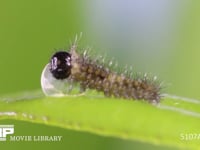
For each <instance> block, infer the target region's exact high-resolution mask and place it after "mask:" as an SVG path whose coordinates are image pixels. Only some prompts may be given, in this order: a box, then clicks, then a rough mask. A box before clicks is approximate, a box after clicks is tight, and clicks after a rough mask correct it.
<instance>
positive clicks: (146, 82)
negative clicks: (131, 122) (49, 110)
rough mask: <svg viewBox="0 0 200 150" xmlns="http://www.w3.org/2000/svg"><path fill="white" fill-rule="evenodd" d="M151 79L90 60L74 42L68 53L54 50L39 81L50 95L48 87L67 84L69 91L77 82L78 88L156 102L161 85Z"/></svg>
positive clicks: (118, 96) (60, 86)
mask: <svg viewBox="0 0 200 150" xmlns="http://www.w3.org/2000/svg"><path fill="white" fill-rule="evenodd" d="M155 80H156V79H155V78H150V79H149V78H148V77H147V76H146V75H144V76H142V77H139V76H138V77H132V76H131V75H129V74H128V73H124V72H121V73H119V72H117V71H113V70H112V69H111V67H109V65H106V64H104V63H103V62H102V61H101V60H99V59H92V57H90V56H89V55H87V53H86V51H85V52H80V53H79V52H78V51H77V45H76V44H74V45H72V47H71V48H70V50H69V52H67V51H58V52H56V53H55V54H54V55H53V56H52V57H51V59H50V62H49V64H48V65H47V66H46V67H45V69H44V70H43V73H42V77H41V84H42V89H43V91H44V93H45V94H46V95H51V92H52V89H53V88H52V87H54V88H55V87H56V90H57V91H58V89H59V88H60V89H61V88H63V86H68V87H67V90H66V91H70V90H71V89H72V88H73V87H72V85H73V84H74V83H78V84H79V85H80V90H81V91H85V90H86V89H95V90H97V91H99V92H103V93H104V95H105V96H108V97H112V96H113V97H117V98H124V99H128V100H146V101H148V102H150V103H158V102H159V101H160V98H161V96H160V89H161V86H160V84H159V83H158V82H156V81H155ZM54 81H58V82H59V83H57V86H55V85H53V84H52V83H53V82H54ZM49 82H51V83H49ZM58 87H59V88H58Z"/></svg>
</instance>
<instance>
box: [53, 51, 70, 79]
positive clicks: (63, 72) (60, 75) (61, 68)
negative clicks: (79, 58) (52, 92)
mask: <svg viewBox="0 0 200 150" xmlns="http://www.w3.org/2000/svg"><path fill="white" fill-rule="evenodd" d="M71 68H72V66H71V55H70V54H69V53H67V52H65V51H60V52H56V53H55V54H54V55H53V56H52V57H51V60H50V72H51V73H52V75H53V76H54V77H55V78H56V79H66V78H68V77H69V75H70V74H71Z"/></svg>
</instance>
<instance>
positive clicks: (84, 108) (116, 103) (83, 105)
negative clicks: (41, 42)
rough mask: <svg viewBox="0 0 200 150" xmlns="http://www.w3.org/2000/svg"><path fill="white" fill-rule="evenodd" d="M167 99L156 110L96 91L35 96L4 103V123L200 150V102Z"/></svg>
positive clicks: (1, 110) (1, 115)
mask: <svg viewBox="0 0 200 150" xmlns="http://www.w3.org/2000/svg"><path fill="white" fill-rule="evenodd" d="M165 96H166V98H163V99H162V101H161V103H160V104H158V105H151V104H149V103H147V102H145V101H129V100H123V99H114V98H106V97H104V96H103V95H101V94H99V93H95V92H94V91H89V92H87V93H85V95H82V96H66V97H62V98H53V97H45V96H43V94H42V93H41V92H40V91H33V92H26V93H20V94H15V95H12V96H3V97H1V98H0V119H16V120H23V121H29V122H34V123H42V124H47V125H51V126H58V127H63V128H66V129H74V130H80V131H88V132H91V133H96V134H99V135H104V136H113V137H119V138H125V139H130V140H131V139H133V140H138V141H143V142H148V143H152V144H158V145H169V146H174V147H180V148H190V149H197V148H198V146H199V140H200V129H199V126H200V101H198V100H191V99H184V98H179V97H170V96H169V95H165ZM195 134H197V135H195ZM192 136H193V137H192ZM195 136H196V137H195ZM198 136H199V137H198Z"/></svg>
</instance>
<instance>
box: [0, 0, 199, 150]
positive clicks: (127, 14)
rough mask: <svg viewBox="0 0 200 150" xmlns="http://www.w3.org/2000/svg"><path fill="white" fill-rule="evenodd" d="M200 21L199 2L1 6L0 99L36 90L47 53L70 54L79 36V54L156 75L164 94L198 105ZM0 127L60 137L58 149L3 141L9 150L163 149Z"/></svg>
mask: <svg viewBox="0 0 200 150" xmlns="http://www.w3.org/2000/svg"><path fill="white" fill-rule="evenodd" d="M199 15H200V2H198V1H195V2H194V1H189V0H177V1H173V0H162V1H156V0H149V1H147V0H133V1H132V0H85V1H78V0H74V1H67V0H57V1H56V0H49V1H39V0H18V1H16V0H7V1H3V0H2V1H0V68H1V75H0V77H1V78H0V94H1V95H3V94H6V93H14V92H20V91H30V90H34V89H39V88H40V74H41V71H42V69H43V67H44V65H45V64H46V63H48V61H49V58H50V57H51V55H52V54H53V53H54V52H55V51H56V50H58V49H68V48H69V47H70V41H73V40H74V37H75V35H76V34H79V33H80V32H83V37H82V39H81V41H80V47H81V48H84V47H86V48H88V47H91V49H92V50H93V51H95V53H97V54H101V53H102V54H104V53H106V54H107V57H108V58H111V57H114V58H116V60H117V61H118V62H119V64H120V65H122V66H123V65H126V64H128V65H132V66H133V67H134V70H135V71H141V72H147V73H151V74H153V75H157V76H158V78H159V80H160V81H163V82H164V86H165V87H166V88H165V89H164V90H163V91H164V92H166V93H171V94H176V95H179V96H185V97H191V98H197V99H200V92H199V87H200V86H199V85H198V83H199V82H200V78H199V76H200V69H199V65H200V58H199V56H200V50H199V49H200V42H199V40H200V17H199ZM3 123H12V124H15V125H16V126H17V128H16V129H17V130H18V131H16V132H18V133H20V135H32V134H33V135H55V134H56V135H63V136H64V140H63V141H62V142H60V143H50V144H49V143H42V142H41V143H40V144H41V145H40V144H38V143H37V144H34V143H26V142H19V143H15V144H13V143H9V145H8V144H7V143H4V145H5V147H7V148H9V149H13V148H15V149H21V148H23V147H24V148H28V147H30V146H31V148H33V149H36V148H39V147H42V148H48V149H55V148H57V147H59V148H65V149H83V147H86V148H87V149H133V148H137V149H146V148H148V149H156V148H157V149H164V148H163V147H157V146H153V145H149V144H144V143H138V142H133V141H124V140H119V139H114V138H109V137H100V136H97V135H92V134H88V133H78V132H75V131H67V130H64V129H60V128H55V127H46V126H44V125H37V124H31V123H25V122H19V121H13V120H5V121H0V124H3ZM33 131H34V132H33ZM23 133H24V134H23ZM0 144H2V143H0Z"/></svg>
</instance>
